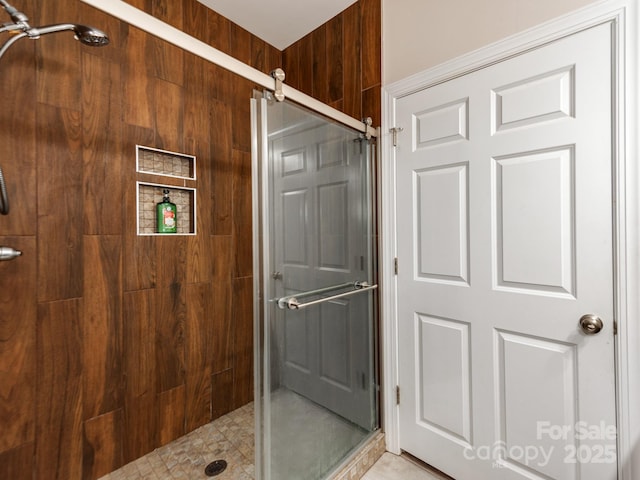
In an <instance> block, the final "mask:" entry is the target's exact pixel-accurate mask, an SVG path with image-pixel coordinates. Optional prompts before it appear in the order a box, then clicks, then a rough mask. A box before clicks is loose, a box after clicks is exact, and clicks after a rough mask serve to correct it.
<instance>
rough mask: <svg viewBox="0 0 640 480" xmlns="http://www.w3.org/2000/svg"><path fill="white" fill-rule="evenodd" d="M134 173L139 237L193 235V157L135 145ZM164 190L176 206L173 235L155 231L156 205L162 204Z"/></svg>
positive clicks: (194, 197)
mask: <svg viewBox="0 0 640 480" xmlns="http://www.w3.org/2000/svg"><path fill="white" fill-rule="evenodd" d="M136 172H137V173H138V181H137V182H136V205H137V226H138V235H195V234H196V211H197V209H196V189H195V185H196V182H195V180H196V157H195V156H193V155H187V154H184V153H176V152H170V151H167V150H160V149H157V148H151V147H145V146H142V145H136ZM189 185H190V186H189ZM165 189H168V190H169V197H170V199H171V202H172V203H174V204H175V205H176V210H177V212H176V216H177V232H176V233H169V234H167V233H158V230H157V217H156V215H157V214H156V206H157V205H158V203H160V202H162V201H163V191H164V190H165Z"/></svg>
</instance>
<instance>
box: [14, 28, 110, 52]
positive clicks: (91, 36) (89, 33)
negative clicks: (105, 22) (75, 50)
mask: <svg viewBox="0 0 640 480" xmlns="http://www.w3.org/2000/svg"><path fill="white" fill-rule="evenodd" d="M65 30H71V31H72V32H73V33H74V34H75V35H74V36H75V38H76V40H79V41H80V43H82V44H84V45H89V46H91V47H103V46H105V45H108V44H109V37H108V36H107V34H106V33H104V32H103V31H102V30H98V29H97V28H93V27H89V26H87V25H78V24H75V23H60V24H58V25H46V26H44V27H34V28H31V29H29V30H27V31H26V33H27V35H28V36H29V38H34V39H35V38H39V37H40V36H42V35H47V34H48V33H57V32H64V31H65Z"/></svg>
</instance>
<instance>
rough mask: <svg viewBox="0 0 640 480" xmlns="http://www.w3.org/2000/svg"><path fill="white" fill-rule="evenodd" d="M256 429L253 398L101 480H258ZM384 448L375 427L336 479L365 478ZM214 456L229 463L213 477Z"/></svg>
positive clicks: (345, 463) (342, 467)
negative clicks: (210, 470)
mask: <svg viewBox="0 0 640 480" xmlns="http://www.w3.org/2000/svg"><path fill="white" fill-rule="evenodd" d="M254 430H255V424H254V408H253V403H250V404H247V405H245V406H244V407H241V408H239V409H237V410H234V411H233V412H231V413H228V414H227V415H224V416H222V417H220V418H218V419H216V420H214V421H213V422H211V423H208V424H206V425H204V426H202V427H200V428H198V429H196V430H194V431H193V432H191V433H188V434H187V435H185V436H183V437H180V438H178V439H177V440H174V441H173V442H171V443H168V444H167V445H164V446H162V447H160V448H157V449H156V450H154V451H153V452H150V453H148V454H147V455H145V456H143V457H141V458H139V459H137V460H134V461H133V462H131V463H128V464H127V465H125V466H123V467H122V468H120V469H118V470H116V471H114V472H111V473H110V474H107V475H105V476H103V477H101V479H100V480H143V479H144V480H172V479H180V480H197V479H199V478H201V479H207V478H215V479H216V480H218V479H219V480H255V467H254V451H255V447H254ZM384 451H385V447H384V435H383V434H382V433H380V432H374V434H372V435H370V436H369V437H368V438H367V439H366V440H365V441H364V442H363V443H361V444H360V448H359V449H358V450H357V451H356V452H355V453H354V454H352V455H351V456H350V457H349V458H348V459H347V460H345V462H344V463H343V464H342V466H341V468H340V469H339V470H338V471H337V472H336V474H335V475H334V476H333V477H332V480H346V479H349V480H357V479H360V478H361V477H362V476H363V475H364V474H365V473H366V471H367V470H368V469H369V468H370V467H371V466H372V465H373V464H374V463H375V462H376V461H377V460H378V458H380V457H381V456H382V454H383V453H384ZM215 460H225V461H226V462H227V468H226V469H225V470H224V472H222V473H220V474H219V475H217V476H215V477H208V476H207V475H206V474H205V468H206V467H207V465H209V464H210V463H211V462H213V461H215ZM300 480H305V479H303V478H301V479H300Z"/></svg>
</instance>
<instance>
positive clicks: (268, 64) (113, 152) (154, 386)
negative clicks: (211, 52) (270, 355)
mask: <svg viewBox="0 0 640 480" xmlns="http://www.w3.org/2000/svg"><path fill="white" fill-rule="evenodd" d="M13 3H15V4H16V7H18V8H19V9H20V10H23V11H25V13H27V15H29V17H31V19H32V21H33V23H34V24H52V23H62V22H65V23H66V22H78V23H82V24H90V25H94V26H96V27H98V28H102V29H104V30H105V31H107V32H108V34H109V36H110V38H111V45H109V46H108V47H106V48H88V47H85V46H82V45H80V43H79V42H76V41H74V40H73V37H72V35H71V34H68V33H60V34H57V35H47V36H44V37H43V38H42V39H40V40H38V41H37V42H36V41H27V40H23V41H20V42H18V43H17V44H16V45H15V46H14V47H12V48H11V49H10V50H9V51H8V52H7V54H6V56H4V57H3V58H2V61H1V62H0V88H1V90H2V92H4V93H3V95H1V96H0V166H1V167H2V168H3V171H4V173H5V177H6V180H7V184H8V187H9V194H10V200H11V207H12V210H11V213H10V215H8V216H2V217H0V245H2V246H12V247H15V248H17V249H19V250H21V251H23V252H24V254H23V256H22V257H20V258H18V259H16V260H14V261H11V262H0V431H1V432H2V433H1V434H0V478H2V479H5V478H7V479H9V478H11V479H12V480H22V479H30V480H33V479H37V480H40V479H42V480H44V479H47V480H80V479H82V480H90V479H94V478H98V477H99V476H101V475H104V474H106V473H108V472H110V471H112V470H114V469H116V468H118V467H120V466H121V465H122V464H123V463H125V462H129V461H131V460H134V459H135V458H138V457H139V456H141V455H144V454H145V453H148V452H149V451H151V450H153V449H154V448H156V447H158V446H160V445H161V444H164V443H167V442H169V441H172V440H174V439H175V438H176V437H178V436H180V435H183V434H184V433H186V432H188V431H191V430H193V429H195V428H197V427H199V426H201V425H203V424H204V423H207V422H209V421H211V420H212V419H213V418H216V417H218V416H220V415H223V414H224V413H227V412H228V411H230V410H232V409H234V408H237V407H240V406H242V405H244V404H245V403H246V402H248V401H251V400H252V389H253V380H252V376H253V369H252V365H253V364H252V358H253V351H252V319H251V308H250V306H251V304H252V303H251V284H252V281H251V274H252V271H251V254H252V252H251V198H250V197H251V183H250V182H251V175H250V168H251V167H250V165H251V163H250V118H249V99H250V98H251V95H252V90H253V85H251V84H250V83H249V82H247V81H244V80H242V81H240V80H239V79H238V78H236V77H234V76H233V75H232V74H230V73H228V72H225V71H223V70H222V69H221V68H219V67H216V66H215V65H211V64H209V63H208V62H205V61H203V60H202V59H200V58H199V57H196V56H194V55H192V54H190V53H187V52H183V51H182V50H180V49H178V48H175V47H173V46H171V45H170V44H168V43H166V42H164V41H162V40H160V39H157V38H155V37H153V36H151V35H148V34H146V33H144V32H142V31H140V30H138V29H136V28H134V27H132V26H130V25H127V24H126V23H123V22H120V21H119V20H117V19H114V18H112V17H109V16H107V15H105V14H104V13H102V12H99V11H98V10H96V9H94V8H92V7H90V6H88V5H86V4H84V3H82V2H80V1H79V0H59V1H56V2H51V1H44V0H22V1H21V0H15V2H13ZM130 3H131V4H133V5H134V6H136V7H138V8H142V9H144V10H146V11H147V12H148V13H151V14H153V15H155V16H157V17H159V18H161V19H162V20H164V21H167V22H169V23H171V24H173V25H174V26H176V27H177V28H182V29H185V30H186V31H188V32H189V33H190V34H191V35H194V36H197V37H198V38H200V39H201V40H203V41H205V42H209V43H211V44H212V45H214V46H215V47H217V48H219V49H221V50H222V51H224V52H225V53H228V54H231V55H235V56H236V57H238V58H241V59H242V60H243V61H245V62H247V63H249V64H251V65H253V66H254V67H256V68H259V69H261V70H263V71H264V72H265V73H268V72H270V71H271V70H273V69H274V68H277V67H279V66H281V52H280V51H278V50H277V49H275V48H274V47H272V46H270V45H268V44H266V43H265V42H264V41H262V40H260V39H258V38H256V37H254V36H252V35H251V34H250V33H249V32H247V31H245V30H243V29H242V28H240V27H238V26H236V25H233V24H232V23H231V22H229V21H228V20H227V19H225V18H223V17H221V16H219V15H217V14H216V13H214V12H212V11H211V10H209V9H208V8H206V7H205V6H204V5H202V4H201V3H199V2H197V1H196V0H185V1H182V2H175V1H168V0H132V1H130ZM3 14H4V12H3ZM234 130H235V131H234ZM136 144H141V145H146V146H150V147H156V148H161V149H166V150H171V151H178V152H183V153H187V154H193V155H196V157H197V180H196V181H194V182H192V185H191V186H193V187H195V188H196V189H197V205H198V212H197V213H198V217H197V218H198V225H197V235H195V236H190V237H185V236H164V237H156V236H152V237H139V236H137V234H136V205H135V202H136V181H137V180H144V179H143V178H142V177H141V175H142V174H138V173H136V169H135V167H136V166H135V146H136ZM153 178H154V180H158V178H157V177H153ZM173 182H174V184H176V185H178V183H176V181H175V180H174V181H173ZM167 183H171V180H170V181H169V182H167ZM236 290H237V291H236ZM234 292H235V293H234ZM238 302H244V303H245V306H246V305H248V306H249V308H243V307H242V306H240V307H239V306H238V305H237V303H238Z"/></svg>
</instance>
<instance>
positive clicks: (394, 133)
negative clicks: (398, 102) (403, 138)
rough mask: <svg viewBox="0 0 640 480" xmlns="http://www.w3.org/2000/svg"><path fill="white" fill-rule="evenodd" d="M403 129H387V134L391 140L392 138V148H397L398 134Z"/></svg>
mask: <svg viewBox="0 0 640 480" xmlns="http://www.w3.org/2000/svg"><path fill="white" fill-rule="evenodd" d="M403 130H404V128H402V127H393V128H390V129H389V133H391V138H393V146H394V147H397V146H398V133H399V132H401V131H403Z"/></svg>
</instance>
